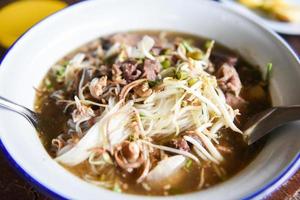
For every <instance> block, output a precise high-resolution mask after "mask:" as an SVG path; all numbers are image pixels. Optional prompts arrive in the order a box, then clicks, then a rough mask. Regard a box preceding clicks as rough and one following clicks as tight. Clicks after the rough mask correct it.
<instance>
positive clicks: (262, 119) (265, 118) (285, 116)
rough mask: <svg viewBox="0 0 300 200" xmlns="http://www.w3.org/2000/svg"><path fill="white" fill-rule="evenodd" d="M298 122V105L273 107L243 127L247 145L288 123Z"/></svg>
mask: <svg viewBox="0 0 300 200" xmlns="http://www.w3.org/2000/svg"><path fill="white" fill-rule="evenodd" d="M296 120H300V105H293V106H285V107H273V108H269V109H267V110H265V111H262V112H260V113H258V114H257V115H254V116H253V117H252V118H250V120H248V121H247V123H246V124H245V126H244V129H243V130H244V139H245V141H246V142H247V143H248V145H251V144H253V143H254V142H256V141H257V140H259V139H260V138H262V137H263V136H265V135H267V134H268V133H270V132H271V131H272V130H274V129H275V128H278V127H280V126H282V125H284V124H286V123H288V122H291V121H296Z"/></svg>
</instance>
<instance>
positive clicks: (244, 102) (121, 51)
mask: <svg viewBox="0 0 300 200" xmlns="http://www.w3.org/2000/svg"><path fill="white" fill-rule="evenodd" d="M270 66H271V65H269V67H270ZM36 96H37V98H36V102H35V105H36V106H35V107H36V111H37V112H39V113H41V114H42V115H44V116H46V117H47V118H49V119H53V120H55V121H56V123H55V124H51V125H50V124H45V125H44V126H45V127H44V128H43V130H46V131H45V133H41V135H42V137H43V143H44V146H45V148H46V149H47V150H48V152H49V154H50V155H51V156H52V157H53V159H55V160H56V161H57V162H58V163H60V164H61V165H62V166H64V167H65V168H67V169H68V170H69V171H70V172H72V173H74V174H75V175H77V176H79V177H80V178H82V179H84V180H86V181H88V182H90V183H91V184H95V185H98V186H100V187H105V188H107V189H110V190H114V191H116V192H124V193H134V194H143V195H175V194H182V193H187V192H193V191H197V190H201V189H205V188H208V187H211V186H213V185H215V184H218V183H220V182H222V181H226V180H227V179H229V178H230V177H232V176H233V175H234V174H236V173H237V172H239V171H240V170H242V169H243V168H244V167H245V166H247V164H249V163H250V162H251V160H252V159H253V158H254V157H255V156H256V155H257V154H258V153H259V151H260V150H261V148H262V147H263V142H259V143H257V144H254V145H252V146H248V145H247V144H246V143H245V142H244V141H243V133H242V131H241V127H242V126H243V124H244V122H245V121H246V120H247V119H248V118H249V117H251V116H252V115H254V114H255V113H257V112H260V111H262V110H264V109H266V108H268V107H270V100H269V94H268V84H267V79H266V78H263V77H262V76H261V74H260V72H259V71H258V69H257V68H256V67H255V66H252V65H250V64H249V63H247V62H245V61H244V60H243V58H241V57H240V56H239V55H238V54H236V53H235V52H234V51H231V50H229V49H228V48H225V47H223V46H221V45H219V44H218V43H217V42H215V41H213V40H207V39H202V38H199V37H197V36H194V35H189V34H183V33H172V32H153V31H143V32H129V33H117V34H113V35H109V36H106V37H101V38H99V39H96V40H94V41H92V42H90V43H88V44H86V45H84V46H82V47H80V48H79V49H77V50H75V51H74V52H71V53H70V54H68V55H67V56H65V57H64V58H62V59H61V60H60V61H58V62H57V63H56V64H55V65H54V66H53V67H52V68H51V69H50V70H49V72H48V73H47V75H46V76H45V78H44V80H43V82H42V84H41V86H40V87H39V88H38V89H37V93H36Z"/></svg>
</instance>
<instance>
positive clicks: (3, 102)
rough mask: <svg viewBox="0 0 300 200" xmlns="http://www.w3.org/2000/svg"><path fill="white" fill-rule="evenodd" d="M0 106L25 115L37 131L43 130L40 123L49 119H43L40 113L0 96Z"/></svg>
mask: <svg viewBox="0 0 300 200" xmlns="http://www.w3.org/2000/svg"><path fill="white" fill-rule="evenodd" d="M0 108H4V109H7V110H10V111H13V112H16V113H18V114H20V115H22V116H23V117H25V118H26V119H27V120H28V121H29V122H30V123H31V124H32V125H33V126H34V127H35V129H36V130H37V131H38V132H43V130H42V127H43V126H41V124H42V123H44V122H45V121H48V120H49V119H44V118H42V117H41V115H40V114H38V113H36V112H33V111H32V110H30V109H28V108H26V107H24V106H21V105H19V104H17V103H14V102H12V101H10V100H8V99H5V98H4V97H1V96H0Z"/></svg>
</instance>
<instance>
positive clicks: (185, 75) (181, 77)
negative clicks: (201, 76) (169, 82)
mask: <svg viewBox="0 0 300 200" xmlns="http://www.w3.org/2000/svg"><path fill="white" fill-rule="evenodd" d="M188 77H189V74H188V73H187V72H186V71H179V72H177V73H176V78H177V79H179V80H185V79H187V78H188Z"/></svg>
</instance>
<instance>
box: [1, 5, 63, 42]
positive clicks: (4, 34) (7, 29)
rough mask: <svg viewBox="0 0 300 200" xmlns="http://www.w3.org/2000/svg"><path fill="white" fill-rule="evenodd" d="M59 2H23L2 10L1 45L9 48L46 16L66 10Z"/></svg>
mask: <svg viewBox="0 0 300 200" xmlns="http://www.w3.org/2000/svg"><path fill="white" fill-rule="evenodd" d="M66 6H67V3H65V2H63V1H59V0H21V1H15V2H12V3H10V4H7V5H6V6H4V7H2V8H1V9H0V27H1V29H0V44H1V45H2V46H3V47H6V48H7V47H9V46H10V45H12V44H13V42H14V41H15V40H16V39H17V38H18V37H20V36H21V35H22V34H23V33H24V32H25V31H26V30H27V29H29V28H30V27H31V26H33V25H34V24H36V23H37V22H38V21H40V20H41V19H43V18H45V17H46V16H48V15H50V14H52V13H54V12H56V11H58V10H60V9H62V8H64V7H66Z"/></svg>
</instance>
